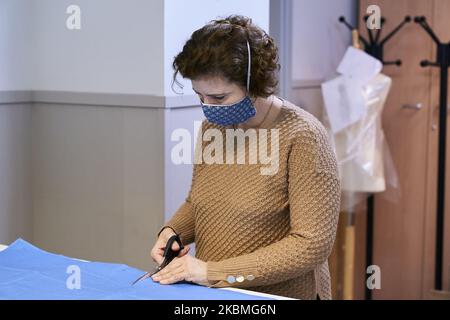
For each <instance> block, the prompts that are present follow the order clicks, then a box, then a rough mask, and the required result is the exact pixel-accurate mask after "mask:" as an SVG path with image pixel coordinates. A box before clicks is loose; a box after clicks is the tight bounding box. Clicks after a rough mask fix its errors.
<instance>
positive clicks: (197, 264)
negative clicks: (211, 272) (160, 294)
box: [152, 255, 209, 286]
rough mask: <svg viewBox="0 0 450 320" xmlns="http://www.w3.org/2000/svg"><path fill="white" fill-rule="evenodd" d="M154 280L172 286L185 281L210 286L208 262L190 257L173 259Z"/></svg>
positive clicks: (154, 276)
mask: <svg viewBox="0 0 450 320" xmlns="http://www.w3.org/2000/svg"><path fill="white" fill-rule="evenodd" d="M152 279H153V281H156V282H159V283H160V284H172V283H175V282H179V281H183V280H186V281H190V282H194V283H196V284H199V285H204V286H206V285H208V284H209V282H208V280H207V264H206V262H204V261H202V260H199V259H197V258H195V257H193V256H190V255H184V256H182V257H177V258H175V259H173V260H172V262H171V263H169V264H168V265H167V267H165V268H164V269H162V270H161V271H159V272H158V273H156V274H154V275H153V276H152Z"/></svg>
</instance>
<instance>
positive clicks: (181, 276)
mask: <svg viewBox="0 0 450 320" xmlns="http://www.w3.org/2000/svg"><path fill="white" fill-rule="evenodd" d="M184 278H185V275H184V273H183V272H180V273H177V274H174V275H172V276H171V277H169V278H167V279H164V280H161V281H160V282H159V283H160V284H172V283H176V282H180V281H183V280H184Z"/></svg>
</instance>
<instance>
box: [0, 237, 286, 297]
mask: <svg viewBox="0 0 450 320" xmlns="http://www.w3.org/2000/svg"><path fill="white" fill-rule="evenodd" d="M24 242H25V241H24ZM25 244H28V243H26V242H25ZM6 248H8V246H7V245H1V244H0V251H3V250H5V249H6ZM38 250H40V249H38ZM74 260H77V261H80V262H83V263H88V264H89V261H86V260H80V259H74ZM111 265H112V264H111ZM118 266H119V265H118ZM0 267H1V265H0ZM186 286H187V287H186ZM189 286H191V287H192V288H194V287H201V286H192V285H184V287H183V286H181V287H180V290H187V289H190V287H189ZM165 287H169V286H165ZM185 288H187V289H185ZM195 289H196V290H198V289H199V288H195ZM203 290H220V291H222V292H224V293H225V292H228V294H227V295H228V296H230V294H232V293H233V294H234V293H235V296H236V299H240V298H244V299H247V298H248V299H253V300H254V299H263V300H265V299H275V300H294V299H291V298H288V297H283V296H277V295H271V294H266V293H260V292H256V291H251V290H245V289H239V288H217V289H209V288H203ZM211 292H213V291H211ZM227 295H225V296H227Z"/></svg>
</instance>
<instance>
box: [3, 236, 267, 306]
mask: <svg viewBox="0 0 450 320" xmlns="http://www.w3.org/2000/svg"><path fill="white" fill-rule="evenodd" d="M71 265H76V266H78V267H79V268H80V275H81V277H80V284H81V288H80V289H68V288H67V285H66V282H67V279H68V278H69V277H70V276H71V274H70V273H69V274H68V273H67V270H68V269H67V268H68V267H69V266H71ZM143 273H144V272H143V271H141V270H138V269H135V268H131V267H129V266H127V265H124V264H114V263H102V262H83V261H79V260H76V259H72V258H68V257H65V256H62V255H57V254H53V253H48V252H46V251H43V250H41V249H39V248H37V247H35V246H33V245H31V244H30V243H28V242H26V241H24V240H22V239H18V240H16V241H15V242H14V243H12V244H11V245H10V246H9V247H8V248H7V249H6V250H4V251H1V252H0V299H26V300H29V299H32V300H35V299H37V300H42V299H61V300H65V299H89V300H91V299H150V300H230V299H236V300H268V298H262V297H257V296H252V295H248V294H245V293H240V292H232V291H228V290H219V289H215V288H207V287H204V286H198V285H195V284H190V283H177V284H172V285H160V284H159V283H156V282H153V280H152V279H146V280H143V281H140V282H138V283H136V284H135V285H134V286H132V285H131V283H132V282H133V281H134V280H135V279H137V278H138V277H139V276H141V275H142V274H143Z"/></svg>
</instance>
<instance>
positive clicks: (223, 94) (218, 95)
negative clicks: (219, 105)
mask: <svg viewBox="0 0 450 320" xmlns="http://www.w3.org/2000/svg"><path fill="white" fill-rule="evenodd" d="M192 90H194V91H195V93H197V94H200V93H199V92H197V90H195V89H194V88H192ZM230 93H231V92H224V93H213V94H207V95H206V96H208V97H220V96H225V95H227V94H230Z"/></svg>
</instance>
